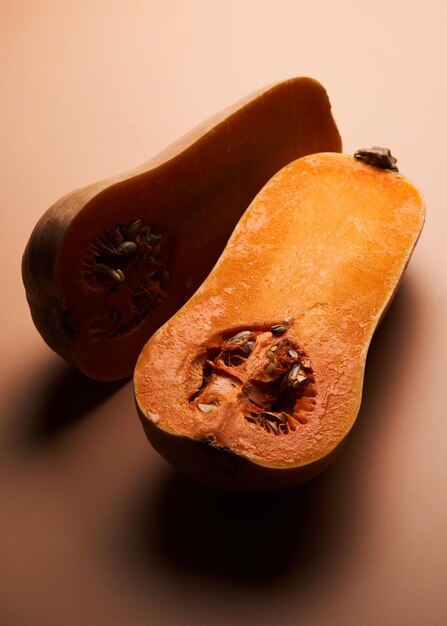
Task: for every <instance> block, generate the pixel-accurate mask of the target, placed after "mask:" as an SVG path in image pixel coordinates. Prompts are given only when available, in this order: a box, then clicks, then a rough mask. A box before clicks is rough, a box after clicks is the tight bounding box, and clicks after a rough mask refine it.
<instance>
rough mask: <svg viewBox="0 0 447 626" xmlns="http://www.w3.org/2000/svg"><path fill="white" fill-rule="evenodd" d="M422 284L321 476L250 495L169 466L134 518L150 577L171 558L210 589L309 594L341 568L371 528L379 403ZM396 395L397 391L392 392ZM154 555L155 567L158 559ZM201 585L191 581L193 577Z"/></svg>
mask: <svg viewBox="0 0 447 626" xmlns="http://www.w3.org/2000/svg"><path fill="white" fill-rule="evenodd" d="M416 316H417V291H416V290H415V289H413V288H412V286H411V283H410V282H409V281H406V282H404V283H403V284H402V286H401V288H400V290H399V291H398V293H397V295H396V297H395V299H394V301H393V303H392V304H391V306H390V309H389V311H388V313H387V315H386V317H385V318H384V320H383V321H382V323H381V325H380V326H379V328H378V330H377V331H376V335H375V337H374V339H373V342H372V344H371V347H370V351H369V357H368V366H367V371H366V377H365V387H364V396H363V403H362V408H361V411H360V414H359V416H358V418H357V422H356V424H355V426H354V429H353V432H352V433H351V434H350V436H349V438H348V440H347V443H346V444H345V446H344V448H343V450H342V452H341V454H340V456H339V457H338V458H337V459H336V460H335V462H334V463H333V464H332V465H331V466H330V467H329V468H328V469H327V470H326V471H325V472H324V473H323V474H321V475H320V476H318V477H316V478H314V479H313V480H312V481H310V482H308V483H306V484H304V485H301V486H300V487H297V488H294V489H290V490H287V491H280V492H273V493H265V494H253V495H241V494H233V493H225V492H220V491H215V490H212V489H209V488H206V487H203V486H201V485H199V484H196V483H194V482H192V481H190V480H189V479H188V478H186V477H184V476H182V475H181V474H180V473H178V472H175V471H173V470H172V471H170V472H169V474H168V475H167V478H166V480H165V482H164V483H163V484H161V485H158V490H156V489H154V486H153V484H152V485H150V488H147V485H146V488H147V491H146V493H143V494H140V496H139V498H138V499H137V500H136V501H135V502H134V503H133V504H137V506H136V508H135V507H134V508H133V511H132V513H131V515H132V518H130V517H129V518H128V519H127V522H128V524H127V527H126V537H127V539H126V542H127V548H128V550H129V554H128V558H131V560H132V567H133V568H137V569H138V570H139V571H140V573H142V575H143V576H149V572H150V571H151V570H152V571H153V569H154V567H157V564H158V565H162V566H163V567H164V568H167V569H168V570H169V571H170V572H171V574H172V573H177V574H180V575H182V576H183V577H184V576H185V575H186V576H187V577H188V579H189V580H191V579H195V581H196V583H197V584H198V585H200V586H201V587H202V589H203V592H204V593H206V590H207V588H208V590H210V589H211V586H212V585H213V580H214V581H216V580H218V582H219V588H223V589H226V590H227V591H228V590H229V588H230V589H233V591H234V589H235V588H236V587H239V585H240V584H241V583H243V584H242V587H243V588H244V589H247V588H254V589H255V590H256V591H258V590H259V589H264V588H267V587H268V590H269V593H272V591H273V590H275V589H276V590H280V589H281V590H282V591H281V592H284V590H285V589H287V587H288V586H290V589H291V590H292V588H293V589H294V590H295V592H297V590H298V589H300V590H301V591H300V592H302V593H304V590H305V589H306V588H307V589H309V588H310V587H312V588H313V589H315V588H316V585H318V584H319V583H318V582H317V583H315V580H317V581H320V582H322V577H324V576H326V577H333V576H336V575H337V572H339V571H340V568H343V565H344V563H346V561H347V559H349V558H350V557H349V555H350V554H351V553H352V552H353V551H355V550H356V549H361V546H362V545H363V544H362V537H363V536H364V535H363V533H365V532H367V531H369V530H368V529H367V528H366V526H365V524H366V522H365V518H364V516H363V518H362V513H361V511H362V510H365V509H367V508H368V492H367V490H365V489H364V480H365V475H366V472H367V468H366V465H367V462H368V461H367V460H366V459H367V457H368V455H367V454H366V451H367V449H368V447H369V445H370V440H371V438H380V436H381V429H382V427H383V425H384V421H385V420H386V419H387V417H386V415H384V414H383V411H381V410H380V406H381V402H382V401H383V397H382V395H381V391H383V380H387V379H391V378H392V375H393V373H395V372H396V371H399V367H400V365H401V364H402V363H403V362H404V360H405V359H407V358H408V350H411V348H409V347H408V346H409V344H410V343H411V342H410V336H411V333H412V328H413V326H414V324H415V320H416ZM388 392H389V393H392V390H388ZM154 563H155V565H154ZM191 584H192V583H191Z"/></svg>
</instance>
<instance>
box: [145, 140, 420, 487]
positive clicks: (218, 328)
mask: <svg viewBox="0 0 447 626" xmlns="http://www.w3.org/2000/svg"><path fill="white" fill-rule="evenodd" d="M371 162H372V163H374V164H375V165H371V164H370V163H371ZM376 165H377V166H379V167H377V166H376ZM383 168H385V169H383ZM423 222H424V203H423V200H422V197H421V195H420V193H419V191H418V190H417V189H416V188H415V187H414V185H413V184H412V183H410V182H409V181H408V180H407V179H405V178H404V177H403V176H402V175H401V174H399V173H398V172H397V171H396V166H395V159H393V157H391V155H390V154H387V151H384V150H373V151H372V152H371V151H359V153H357V155H356V158H354V157H351V156H347V155H342V154H335V153H322V154H316V155H311V156H307V157H303V158H301V159H298V160H297V161H295V162H293V163H291V164H289V165H287V166H286V167H284V168H283V169H282V170H281V171H280V172H278V173H277V174H276V175H275V176H274V177H273V178H272V179H271V180H270V181H269V182H268V184H267V185H266V186H265V187H264V188H263V189H262V191H261V192H260V193H259V194H258V195H257V197H256V198H255V199H254V201H253V202H252V204H251V206H250V207H249V208H248V209H247V211H246V212H245V214H244V215H243V217H242V218H241V220H240V221H239V223H238V225H237V227H236V229H235V231H234V232H233V235H232V236H231V238H230V240H229V242H228V244H227V246H226V247H225V250H224V252H223V254H222V256H221V257H220V259H219V261H218V262H217V264H216V266H215V267H214V269H213V271H212V272H211V273H210V275H209V276H208V278H207V279H206V280H205V282H204V283H203V284H202V286H201V287H200V288H199V289H198V291H197V292H196V293H195V294H194V296H193V297H192V298H191V299H190V300H189V301H188V303H187V304H185V306H184V307H183V308H182V309H181V310H180V311H179V312H178V313H177V314H176V315H175V316H174V317H172V318H171V319H170V320H169V321H168V322H167V323H166V324H165V325H164V326H163V327H162V328H161V329H160V330H159V331H158V332H157V333H155V335H154V336H153V337H152V338H151V340H150V341H149V342H148V343H147V344H146V346H145V347H144V349H143V351H142V353H141V355H140V357H139V360H138V362H137V365H136V369H135V375H134V386H135V394H136V402H137V408H138V411H139V414H140V417H141V420H142V423H143V426H144V429H145V432H146V434H147V437H148V438H149V440H150V441H151V442H152V444H153V445H154V447H155V448H156V449H157V450H158V451H159V452H160V453H161V454H162V455H163V456H164V457H165V458H166V459H167V460H168V461H169V462H171V463H172V464H174V465H175V466H177V467H179V468H180V469H181V470H183V471H184V472H186V473H187V474H188V475H190V476H192V477H193V478H195V479H197V480H199V481H202V482H205V483H207V484H210V485H213V486H217V487H221V488H225V489H235V490H263V489H274V488H282V487H289V486H292V485H296V484H299V483H300V482H302V481H304V480H306V479H308V478H310V477H312V476H315V475H316V474H317V473H319V472H320V471H322V470H323V469H324V468H325V467H326V466H327V465H328V464H329V463H330V462H331V461H332V460H333V458H334V457H335V455H336V454H337V452H338V451H339V449H340V447H341V445H342V443H343V442H344V441H345V439H346V436H347V435H348V433H349V431H350V429H351V428H352V425H353V424H354V421H355V419H356V416H357V413H358V411H359V407H360V402H361V397H362V385H363V375H364V368H365V361H366V356H367V352H368V347H369V344H370V341H371V337H372V335H373V333H374V331H375V329H376V327H377V325H378V323H379V320H380V319H381V317H382V315H383V314H384V312H385V310H386V308H387V306H388V304H389V302H390V300H391V298H392V296H393V294H394V293H395V291H396V288H397V286H398V284H399V281H400V279H401V276H402V273H403V271H404V268H405V267H406V265H407V263H408V261H409V258H410V255H411V252H412V250H413V248H414V246H415V244H416V241H417V239H418V237H419V234H420V232H421V229H422V226H423Z"/></svg>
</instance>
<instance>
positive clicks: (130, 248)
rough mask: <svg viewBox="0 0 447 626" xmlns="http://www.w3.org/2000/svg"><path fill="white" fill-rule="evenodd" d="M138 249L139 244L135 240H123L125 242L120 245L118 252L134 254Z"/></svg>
mask: <svg viewBox="0 0 447 626" xmlns="http://www.w3.org/2000/svg"><path fill="white" fill-rule="evenodd" d="M137 250H138V245H137V244H136V243H135V241H123V243H122V244H121V245H120V246H119V248H118V250H117V252H118V254H125V255H130V254H134V253H135V252H136V251H137Z"/></svg>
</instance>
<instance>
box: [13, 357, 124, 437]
mask: <svg viewBox="0 0 447 626" xmlns="http://www.w3.org/2000/svg"><path fill="white" fill-rule="evenodd" d="M127 382H128V379H125V380H121V381H117V382H107V383H104V382H98V381H95V380H91V379H90V378H87V377H86V376H85V375H84V374H82V373H81V372H79V371H78V370H76V369H75V368H74V367H72V366H71V365H68V364H66V363H63V362H58V363H57V364H51V366H50V367H49V368H48V369H44V370H43V371H40V372H39V375H37V376H36V375H35V374H34V375H33V377H32V380H31V381H29V383H28V384H26V383H24V388H25V387H26V393H24V394H23V395H22V397H21V398H19V399H18V400H17V405H18V406H17V407H16V411H17V412H19V413H20V422H21V430H20V435H19V438H20V439H21V440H22V442H25V443H26V444H31V445H45V444H46V443H50V442H52V441H54V440H56V439H58V438H59V437H61V436H63V435H65V434H66V433H67V432H68V431H69V430H70V429H71V428H73V427H74V426H75V425H76V424H77V423H78V422H79V421H80V420H82V419H85V417H86V416H87V415H88V414H89V413H90V412H91V411H92V410H93V409H95V408H96V407H97V406H99V405H100V404H101V403H102V402H104V401H105V400H107V398H109V397H110V396H111V395H113V394H114V393H115V392H117V391H118V390H119V389H120V388H121V387H122V386H123V385H125V384H126V383H127Z"/></svg>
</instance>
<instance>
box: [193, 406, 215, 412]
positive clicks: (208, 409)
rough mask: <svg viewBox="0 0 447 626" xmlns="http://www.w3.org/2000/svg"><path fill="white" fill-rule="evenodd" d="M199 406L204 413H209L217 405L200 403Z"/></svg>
mask: <svg viewBox="0 0 447 626" xmlns="http://www.w3.org/2000/svg"><path fill="white" fill-rule="evenodd" d="M197 408H198V409H200V411H202V413H209V412H210V411H213V410H214V409H215V408H216V406H215V405H214V404H198V405H197Z"/></svg>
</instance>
